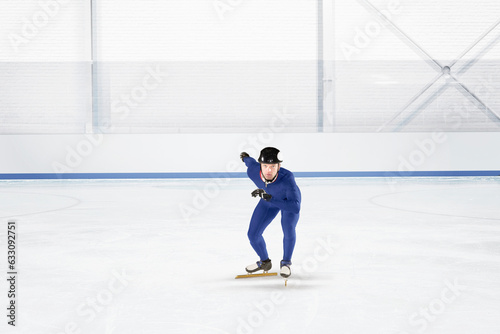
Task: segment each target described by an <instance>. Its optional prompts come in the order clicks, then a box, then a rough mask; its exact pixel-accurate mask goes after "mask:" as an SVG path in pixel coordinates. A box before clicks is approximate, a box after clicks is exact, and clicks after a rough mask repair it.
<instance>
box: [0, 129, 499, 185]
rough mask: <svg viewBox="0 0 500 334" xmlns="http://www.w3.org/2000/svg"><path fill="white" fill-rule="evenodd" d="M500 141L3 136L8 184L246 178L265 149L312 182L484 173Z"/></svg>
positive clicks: (423, 136) (444, 135) (0, 151)
mask: <svg viewBox="0 0 500 334" xmlns="http://www.w3.org/2000/svg"><path fill="white" fill-rule="evenodd" d="M498 143H500V133H491V132H486V133H450V132H434V133H363V134H353V133H339V134H332V133H328V134H327V133H322V134H279V133H273V132H260V133H256V134H248V133H247V134H161V135H152V134H144V135H142V134H134V135H116V134H114V135H110V134H82V135H2V136H0V155H1V156H2V163H1V164H0V174H1V175H2V178H7V179H8V178H10V177H9V176H14V175H15V174H57V175H65V177H70V178H71V174H75V173H76V174H78V173H167V174H168V173H229V174H228V175H231V174H232V173H235V172H244V166H243V164H242V163H241V161H240V160H239V153H240V152H241V151H246V152H248V153H250V154H251V155H252V156H255V155H257V154H258V152H259V151H260V149H261V148H263V147H265V146H276V147H278V148H279V149H281V151H282V153H283V156H284V164H283V166H284V167H286V168H288V169H290V170H292V171H294V172H296V173H297V172H298V173H301V172H303V173H312V174H311V175H312V176H315V175H314V173H318V172H327V173H335V172H348V173H351V172H352V173H354V172H391V173H392V174H391V175H394V176H398V175H403V173H405V172H406V173H410V175H411V173H413V172H427V171H431V172H432V171H437V172H440V171H443V172H450V171H451V172H453V171H475V172H479V174H481V172H484V171H490V172H494V171H498V170H500V154H499V153H500V152H499V151H500V149H499V146H498ZM400 173H401V174H400ZM498 174H499V173H497V174H494V175H498ZM234 175H236V174H234ZM165 176H166V177H168V175H165ZM205 176H206V175H205ZM318 176H321V175H318Z"/></svg>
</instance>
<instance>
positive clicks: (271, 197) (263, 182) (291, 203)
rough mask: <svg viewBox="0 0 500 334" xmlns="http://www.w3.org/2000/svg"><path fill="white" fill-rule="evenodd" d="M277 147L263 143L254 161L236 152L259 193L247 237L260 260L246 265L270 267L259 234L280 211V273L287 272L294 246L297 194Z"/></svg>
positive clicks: (256, 268)
mask: <svg viewBox="0 0 500 334" xmlns="http://www.w3.org/2000/svg"><path fill="white" fill-rule="evenodd" d="M279 152H280V151H279V150H278V149H276V148H274V147H266V148H264V149H263V150H262V151H261V152H260V156H259V159H258V162H257V161H255V159H254V158H252V157H250V156H249V155H248V153H246V152H242V153H241V154H240V158H241V160H243V162H244V163H245V165H246V166H247V175H248V177H249V178H250V179H251V180H252V181H253V182H254V183H255V185H256V186H257V189H256V190H254V191H253V192H252V196H253V197H260V200H259V202H258V204H257V206H256V207H255V210H254V212H253V214H252V218H251V220H250V226H249V228H248V239H249V240H250V244H251V245H252V247H253V249H254V250H255V252H256V253H257V255H258V256H259V257H260V260H259V261H257V262H256V263H253V264H251V265H249V266H247V267H246V271H247V272H249V273H253V272H256V271H259V270H263V271H268V270H269V269H271V267H272V265H271V260H270V259H269V256H268V254H267V248H266V242H265V241H264V238H263V236H262V234H263V233H264V230H265V229H266V227H267V226H268V225H269V224H270V223H271V221H272V220H273V219H274V218H275V217H276V215H277V214H278V213H279V212H280V211H281V227H282V229H283V234H284V238H283V260H281V262H280V267H281V276H283V277H289V276H290V274H291V270H290V266H291V265H292V254H293V249H294V247H295V239H296V235H295V227H296V226H297V222H298V220H299V213H300V202H301V194H300V189H299V187H298V186H297V184H296V183H295V177H294V176H293V173H292V172H290V171H289V170H287V169H285V168H282V167H281V162H282V160H280V157H279Z"/></svg>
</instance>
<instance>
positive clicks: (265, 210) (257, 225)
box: [248, 200, 279, 261]
mask: <svg viewBox="0 0 500 334" xmlns="http://www.w3.org/2000/svg"><path fill="white" fill-rule="evenodd" d="M278 212H279V209H278V208H276V207H272V206H270V205H269V204H267V203H266V202H265V201H263V200H260V201H259V203H258V204H257V206H256V207H255V210H254V211H253V214H252V219H251V220H250V226H249V228H248V239H249V240H250V244H251V245H252V247H253V249H254V250H255V252H256V253H257V254H258V255H259V257H260V260H261V261H264V260H267V259H268V258H269V256H268V254H267V248H266V242H265V241H264V237H263V236H262V234H263V233H264V230H265V229H266V227H267V226H268V225H269V224H270V223H271V221H272V220H273V219H274V217H276V215H277V214H278Z"/></svg>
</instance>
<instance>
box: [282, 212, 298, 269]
mask: <svg viewBox="0 0 500 334" xmlns="http://www.w3.org/2000/svg"><path fill="white" fill-rule="evenodd" d="M298 221H299V215H298V214H295V213H291V212H288V211H283V212H282V214H281V228H282V229H283V260H284V261H292V254H293V250H294V248H295V241H296V239H297V237H296V233H295V227H296V226H297V222H298Z"/></svg>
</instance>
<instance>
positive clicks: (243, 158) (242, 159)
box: [240, 152, 249, 162]
mask: <svg viewBox="0 0 500 334" xmlns="http://www.w3.org/2000/svg"><path fill="white" fill-rule="evenodd" d="M248 157H249V155H248V153H247V152H241V153H240V159H241V161H243V162H245V158H248Z"/></svg>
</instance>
